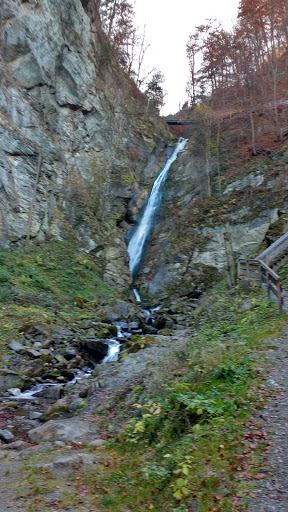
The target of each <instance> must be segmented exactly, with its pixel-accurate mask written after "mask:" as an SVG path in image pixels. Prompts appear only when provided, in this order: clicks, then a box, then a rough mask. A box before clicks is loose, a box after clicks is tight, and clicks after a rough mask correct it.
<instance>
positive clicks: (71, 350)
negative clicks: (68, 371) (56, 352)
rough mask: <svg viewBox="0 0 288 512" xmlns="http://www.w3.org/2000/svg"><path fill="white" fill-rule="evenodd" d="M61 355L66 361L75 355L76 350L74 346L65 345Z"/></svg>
mask: <svg viewBox="0 0 288 512" xmlns="http://www.w3.org/2000/svg"><path fill="white" fill-rule="evenodd" d="M63 356H64V357H65V359H66V360H67V361H71V360H72V359H74V358H75V357H76V356H77V351H76V349H75V348H74V347H69V346H68V347H66V349H65V351H64V352H63Z"/></svg>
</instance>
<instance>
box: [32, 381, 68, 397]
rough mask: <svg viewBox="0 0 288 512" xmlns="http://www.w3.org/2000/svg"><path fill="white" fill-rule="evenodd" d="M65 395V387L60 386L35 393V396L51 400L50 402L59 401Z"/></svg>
mask: <svg viewBox="0 0 288 512" xmlns="http://www.w3.org/2000/svg"><path fill="white" fill-rule="evenodd" d="M63 394H64V391H63V386H61V385H60V384H59V385H57V386H49V387H47V388H44V389H42V390H41V391H39V392H38V393H35V395H34V396H39V397H43V398H49V399H50V400H59V398H61V397H62V396H63Z"/></svg>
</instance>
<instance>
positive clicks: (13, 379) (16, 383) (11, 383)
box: [0, 369, 26, 392]
mask: <svg viewBox="0 0 288 512" xmlns="http://www.w3.org/2000/svg"><path fill="white" fill-rule="evenodd" d="M25 381H26V376H24V375H22V374H19V373H17V372H14V371H12V370H6V369H0V392H1V391H2V392H3V391H6V390H7V389H10V388H20V389H22V388H23V386H24V384H25Z"/></svg>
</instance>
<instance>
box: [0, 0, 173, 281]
mask: <svg viewBox="0 0 288 512" xmlns="http://www.w3.org/2000/svg"><path fill="white" fill-rule="evenodd" d="M98 3H99V2H98ZM134 93H135V91H134ZM135 96H136V94H133V85H132V83H131V81H130V80H129V79H128V78H127V77H125V76H124V75H123V73H122V72H121V70H120V69H119V67H118V65H117V63H116V62H115V60H114V58H113V55H112V54H111V51H110V48H109V45H108V43H107V40H106V39H105V36H104V35H103V33H102V31H101V27H100V22H99V17H98V11H97V2H92V1H90V0H82V2H81V1H80V0H65V1H62V2H59V0H30V1H25V2H24V1H20V0H2V1H1V9H0V223H1V227H0V246H1V247H13V245H15V244H21V243H23V241H24V239H25V237H26V236H27V231H28V232H29V233H28V236H30V238H31V239H32V240H33V239H35V240H38V241H46V240H49V238H50V237H56V238H58V239H61V238H67V237H72V239H73V240H74V239H75V243H78V245H79V247H80V248H82V249H83V250H87V251H91V250H93V251H94V252H95V254H96V256H98V257H99V258H102V259H103V272H104V276H105V279H106V280H107V282H109V284H112V285H113V284H114V285H115V286H118V287H119V288H120V289H123V290H125V289H127V287H128V286H129V283H130V275H129V271H128V256H127V253H126V247H125V243H124V235H123V232H122V231H121V230H120V229H119V228H118V227H117V225H119V224H120V223H121V221H123V220H124V218H125V214H126V210H127V205H128V204H129V202H131V204H132V205H135V204H136V206H137V208H138V207H139V200H138V199H139V194H140V196H141V195H142V196H143V188H142V187H143V185H144V186H146V187H147V185H150V184H151V181H152V180H153V176H154V175H155V173H156V172H157V170H158V168H159V157H160V154H161V150H162V148H163V146H164V143H163V140H164V138H165V129H164V128H163V127H160V128H159V127H158V128H156V127H155V126H154V125H153V120H152V121H151V120H149V123H150V126H149V129H148V128H147V124H145V123H146V120H144V121H143V119H142V121H141V122H142V126H141V122H140V121H139V119H141V115H142V113H143V111H145V108H144V104H143V100H142V99H141V97H140V95H139V94H138V96H139V98H138V99H137V98H136V97H135ZM143 123H144V129H143ZM147 123H148V121H147ZM149 123H148V124H149ZM146 128H147V129H146ZM145 129H146V132H147V131H148V132H150V133H148V136H147V133H146V134H145ZM155 133H157V141H156V142H155ZM142 134H143V135H142ZM145 169H146V171H145ZM38 173H39V177H38ZM140 203H141V201H140ZM29 212H30V215H31V227H30V228H29ZM134 213H135V212H134Z"/></svg>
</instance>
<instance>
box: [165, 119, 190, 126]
mask: <svg viewBox="0 0 288 512" xmlns="http://www.w3.org/2000/svg"><path fill="white" fill-rule="evenodd" d="M166 123H167V124H169V125H172V126H175V125H176V126H185V125H188V124H195V121H181V119H166Z"/></svg>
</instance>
